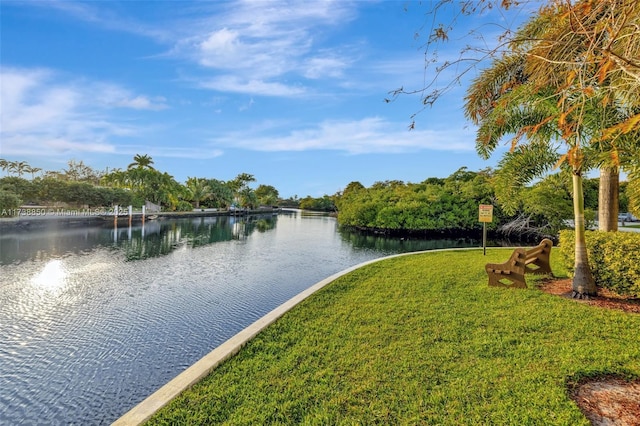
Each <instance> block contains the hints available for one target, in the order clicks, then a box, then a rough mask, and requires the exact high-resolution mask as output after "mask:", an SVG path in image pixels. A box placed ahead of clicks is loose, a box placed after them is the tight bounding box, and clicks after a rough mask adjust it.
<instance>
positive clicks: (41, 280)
mask: <svg viewBox="0 0 640 426" xmlns="http://www.w3.org/2000/svg"><path fill="white" fill-rule="evenodd" d="M66 275H67V273H66V270H65V268H64V264H63V263H62V260H60V259H52V260H50V261H49V262H47V264H46V265H45V267H44V269H43V270H42V271H41V272H40V273H39V274H38V275H36V276H34V277H33V278H32V280H31V281H32V283H33V284H34V285H36V286H38V287H39V288H41V289H43V290H47V291H50V292H52V293H58V292H60V291H61V290H62V289H63V288H64V286H65V284H66Z"/></svg>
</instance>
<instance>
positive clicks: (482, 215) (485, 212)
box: [478, 204, 493, 222]
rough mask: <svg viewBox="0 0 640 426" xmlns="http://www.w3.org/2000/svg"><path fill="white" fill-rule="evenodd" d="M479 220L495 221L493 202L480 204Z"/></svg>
mask: <svg viewBox="0 0 640 426" xmlns="http://www.w3.org/2000/svg"><path fill="white" fill-rule="evenodd" d="M478 217H479V219H478V221H480V222H493V206H492V205H491V204H480V209H479V214H478Z"/></svg>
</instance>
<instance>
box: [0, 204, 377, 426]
mask: <svg viewBox="0 0 640 426" xmlns="http://www.w3.org/2000/svg"><path fill="white" fill-rule="evenodd" d="M181 223H182V222H179V221H175V222H172V221H167V222H166V223H164V224H163V223H156V224H154V225H153V226H149V227H147V229H146V232H147V233H146V237H145V238H150V237H151V238H156V240H157V241H159V242H164V243H167V242H168V243H167V244H166V247H165V248H166V250H165V249H164V248H163V249H162V250H156V251H158V253H159V254H160V255H159V256H158V257H149V258H146V259H144V260H136V261H127V256H130V254H131V253H132V252H133V251H134V249H139V248H140V247H139V246H136V244H142V243H143V242H144V241H145V240H144V239H143V238H142V236H141V233H140V230H139V229H138V230H135V229H134V230H132V231H131V232H130V234H131V235H133V237H131V240H130V241H129V240H127V238H129V237H128V234H127V232H128V231H127V230H124V231H122V232H120V233H119V234H117V235H116V234H114V233H113V230H110V229H105V230H103V231H100V230H99V229H98V230H95V229H92V230H90V232H89V231H87V232H84V233H83V232H80V231H79V230H73V232H72V234H73V235H76V234H77V235H80V236H81V238H83V239H84V240H83V243H82V245H81V247H82V250H75V251H71V252H69V253H66V254H64V255H58V256H53V255H52V254H51V253H48V252H47V253H45V252H40V253H36V254H30V255H27V254H20V256H21V257H20V259H22V260H21V261H20V262H10V263H9V264H3V265H0V268H1V272H2V273H1V274H0V424H38V423H42V422H43V421H45V422H47V423H51V424H70V423H74V424H83V425H93V424H109V423H110V422H112V421H113V420H115V419H116V418H117V417H118V416H120V415H122V414H123V413H124V412H126V411H127V410H128V409H129V408H131V407H132V406H133V405H135V404H136V403H138V402H139V401H141V400H142V399H144V398H145V397H146V396H148V395H149V394H151V393H152V392H153V391H155V390H156V389H157V388H159V387H160V386H162V385H163V384H164V383H166V382H167V381H169V380H170V379H172V378H173V377H175V376H176V375H177V374H178V373H180V372H181V371H183V370H184V369H185V368H187V367H188V366H189V365H191V364H193V363H194V362H195V361H197V360H198V359H199V358H201V357H202V356H203V355H205V354H206V353H208V352H209V351H211V350H212V349H213V348H215V347H216V346H218V345H219V344H221V343H222V342H224V341H225V340H227V339H228V338H230V337H232V336H233V335H234V334H235V333H237V332H238V331H240V330H241V329H243V328H244V327H246V326H247V325H249V324H250V323H252V322H253V321H255V320H257V319H258V318H260V317H261V316H262V315H264V314H265V313H267V312H269V311H270V310H272V309H274V308H275V307H277V306H278V305H280V304H282V303H283V302H285V301H286V300H288V299H289V298H291V297H293V296H294V295H296V294H298V293H299V292H301V291H303V290H304V289H306V288H308V287H309V286H311V285H313V284H314V283H316V282H318V281H320V280H321V279H323V278H325V277H327V276H329V275H332V274H334V273H335V272H337V271H340V270H342V269H345V268H347V267H349V266H352V265H354V264H357V263H360V262H362V261H365V260H369V259H371V258H374V257H378V256H381V255H382V254H385V253H381V252H379V251H375V250H354V249H353V248H352V246H351V245H350V244H345V243H344V241H342V240H341V238H340V236H339V235H338V234H337V233H336V229H335V222H334V221H333V220H332V219H326V218H314V219H311V218H310V219H301V218H300V217H296V216H283V217H279V218H278V222H277V226H276V227H275V228H273V229H271V230H268V231H266V232H260V233H258V232H254V233H252V234H250V235H249V236H245V235H243V236H242V237H237V238H238V239H231V235H232V234H231V233H230V232H228V231H227V230H225V229H223V228H220V229H217V230H214V228H213V226H214V225H213V224H214V223H215V222H214V221H201V220H198V221H190V222H189V224H188V225H184V226H186V228H185V229H186V230H187V231H188V232H191V233H194V232H195V231H194V229H195V228H194V227H195V226H199V227H201V228H202V229H204V231H205V234H203V235H205V237H208V236H210V235H214V236H216V238H219V239H220V240H219V241H216V242H213V243H205V244H204V245H202V246H200V247H198V248H195V249H193V248H191V247H190V245H189V244H187V243H186V242H184V241H177V240H175V238H177V237H176V236H179V235H180V229H181V228H180V226H183V225H181ZM224 223H226V222H224V221H222V220H221V221H220V222H219V223H218V225H220V226H223V225H224ZM218 225H215V226H218ZM228 225H229V224H228V223H227V225H226V226H228ZM207 226H209V227H208V228H207ZM164 229H170V232H169V231H167V232H169V233H168V234H163V232H165V231H163V230H164ZM198 229H200V228H198ZM187 231H185V234H186V233H187ZM56 232H57V231H56ZM60 232H63V231H60ZM101 232H102V233H101ZM136 232H138V234H136ZM56 235H57V234H55V233H50V234H47V238H52V239H55V238H56ZM136 235H138V237H139V238H138V240H136V239H135V238H134V237H135V236H136ZM205 237H202V236H200V237H198V238H195V237H194V238H193V239H192V240H193V241H205V240H206V238H205ZM225 238H228V239H226V240H225ZM87 239H94V240H95V241H96V243H94V244H92V245H90V244H89V243H87V241H88V240H87ZM115 240H117V241H115ZM164 243H163V244H164ZM169 243H170V244H169ZM31 244H34V243H33V241H32V242H31ZM127 244H128V245H127ZM14 246H16V247H17V246H18V244H14ZM54 246H55V244H50V245H49V246H47V247H54ZM122 247H124V249H123V248H122ZM170 247H177V249H173V251H172V249H170ZM142 249H143V250H146V251H145V253H146V252H153V251H154V250H155V248H154V247H142ZM127 250H128V251H127ZM163 250H164V251H163ZM16 257H17V255H16ZM43 419H46V420H43Z"/></svg>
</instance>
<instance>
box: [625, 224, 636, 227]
mask: <svg viewBox="0 0 640 426" xmlns="http://www.w3.org/2000/svg"><path fill="white" fill-rule="evenodd" d="M624 227H625V228H640V225H629V224H625V225H624Z"/></svg>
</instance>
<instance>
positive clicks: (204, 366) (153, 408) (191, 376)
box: [112, 247, 478, 426]
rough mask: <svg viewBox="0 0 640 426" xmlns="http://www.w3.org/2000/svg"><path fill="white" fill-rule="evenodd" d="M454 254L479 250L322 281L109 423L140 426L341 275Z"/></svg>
mask: <svg viewBox="0 0 640 426" xmlns="http://www.w3.org/2000/svg"><path fill="white" fill-rule="evenodd" d="M457 250H478V248H475V247H470V248H450V249H439V250H424V251H417V252H408V253H399V254H393V255H390V256H384V257H380V258H377V259H372V260H368V261H366V262H362V263H359V264H357V265H355V266H352V267H350V268H347V269H345V270H342V271H340V272H337V273H335V274H333V275H331V276H330V277H327V278H325V279H323V280H322V281H320V282H318V283H316V284H314V285H312V286H311V287H309V288H308V289H306V290H304V291H303V292H301V293H299V294H297V295H296V296H294V297H293V298H291V299H289V300H287V301H286V302H284V303H283V304H282V305H280V306H278V307H277V308H275V309H274V310H272V311H271V312H269V313H267V314H266V315H264V316H263V317H262V318H260V319H258V320H256V321H255V322H253V323H252V324H251V325H249V326H248V327H246V328H245V329H243V330H242V331H240V332H239V333H238V334H236V335H235V336H233V337H231V338H230V339H229V340H227V341H225V342H224V343H222V344H221V345H220V346H218V347H217V348H215V349H214V350H212V351H211V352H209V353H208V354H207V355H205V356H204V357H202V358H200V359H199V360H198V361H197V362H196V363H195V364H193V365H191V366H190V367H189V368H187V369H186V370H184V371H183V372H182V373H180V374H178V375H177V376H176V377H175V378H173V379H172V380H171V381H169V383H167V384H166V385H164V386H162V387H161V388H160V389H158V390H157V391H155V392H154V393H152V394H151V395H150V396H148V397H147V398H146V399H145V400H143V401H142V402H141V403H139V404H138V405H136V406H135V407H133V408H132V409H131V410H129V411H128V412H126V413H125V414H124V415H122V417H120V418H119V419H117V420H116V421H115V422H113V423H112V425H113V426H133V425H140V424H142V423H144V422H146V421H147V420H149V419H150V418H151V417H152V416H153V415H154V414H155V413H156V412H157V411H158V410H160V409H161V408H162V407H164V406H165V405H167V404H168V403H169V402H171V400H173V399H174V398H175V397H177V396H178V395H179V394H180V393H182V392H183V391H185V390H186V389H188V388H190V387H191V386H193V385H194V384H196V383H197V382H199V381H200V380H202V379H203V378H204V377H205V376H207V375H208V374H209V373H210V372H211V371H213V370H214V369H215V368H216V367H217V366H218V365H220V364H222V363H223V362H224V361H225V360H227V359H229V358H231V357H232V356H233V355H235V354H237V353H238V352H239V351H240V349H241V348H242V347H243V346H244V345H245V344H246V343H247V342H249V341H250V340H251V339H252V338H254V337H255V336H256V335H257V334H258V333H260V332H261V331H262V330H263V329H265V328H266V327H268V326H269V325H271V324H273V323H274V322H275V321H276V320H277V319H278V318H280V317H281V316H283V315H284V314H285V313H287V312H288V311H289V310H291V309H292V308H293V307H294V306H296V305H297V304H299V303H300V302H302V301H303V300H304V299H306V298H307V297H309V296H311V295H312V294H313V293H315V292H316V291H318V290H320V289H321V288H323V287H325V286H326V285H327V284H329V283H331V282H332V281H335V280H336V279H338V278H340V277H341V276H343V275H346V274H348V273H350V272H353V271H355V270H356V269H359V268H362V267H363V266H366V265H370V264H372V263H376V262H380V261H382V260H387V259H392V258H394V257H401V256H408V255H414V254H420V253H432V252H440V251H457Z"/></svg>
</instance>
